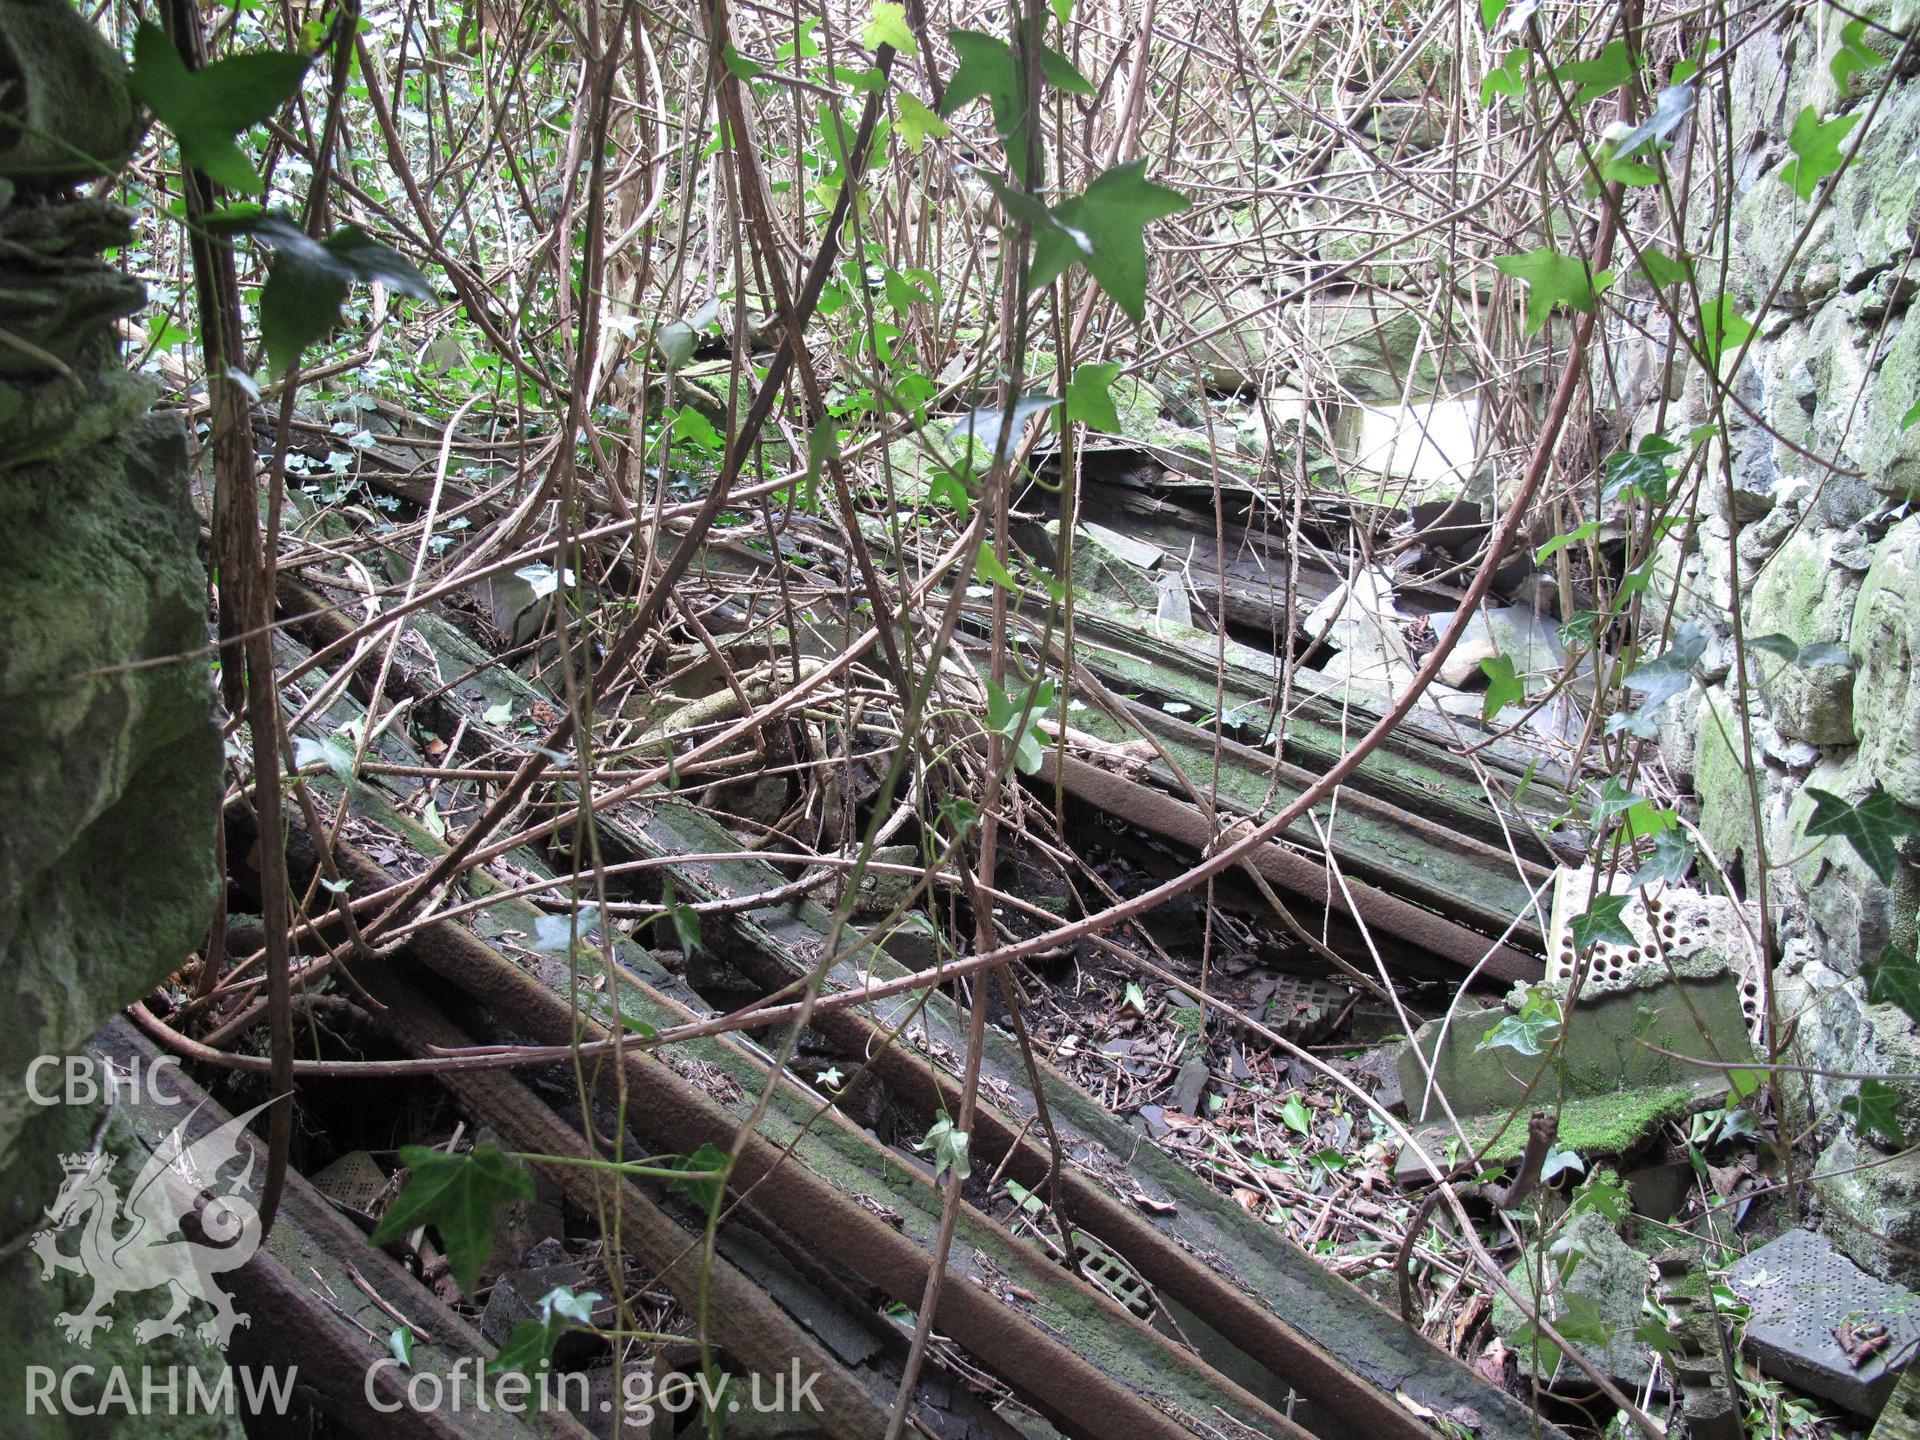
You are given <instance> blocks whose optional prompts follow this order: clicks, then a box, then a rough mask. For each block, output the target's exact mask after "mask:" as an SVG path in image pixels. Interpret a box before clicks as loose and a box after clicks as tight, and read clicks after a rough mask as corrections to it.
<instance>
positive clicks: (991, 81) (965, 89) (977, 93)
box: [940, 30, 1021, 135]
mask: <svg viewBox="0 0 1920 1440" xmlns="http://www.w3.org/2000/svg"><path fill="white" fill-rule="evenodd" d="M947 40H948V42H949V43H950V44H951V45H952V46H953V48H954V50H955V51H956V52H958V54H959V56H960V64H959V67H958V68H957V69H956V70H955V71H954V72H953V78H952V79H951V80H949V81H948V82H947V89H946V93H945V94H944V95H942V96H941V97H940V113H941V114H942V115H952V114H953V113H954V112H955V111H957V110H959V109H960V108H961V107H962V106H965V105H968V104H971V103H972V102H973V101H975V100H981V99H984V100H986V101H987V103H988V104H990V105H991V106H992V107H993V119H994V126H995V128H996V129H997V130H998V131H999V132H1000V134H1002V135H1005V134H1006V133H1007V132H1008V131H1009V130H1010V129H1011V128H1012V127H1013V125H1014V124H1015V123H1016V122H1017V121H1018V119H1019V114H1018V109H1019V106H1018V101H1019V96H1020V88H1021V87H1020V71H1019V68H1018V67H1017V66H1016V65H1015V64H1014V63H1013V50H1012V48H1011V47H1010V46H1008V44H1007V42H1006V41H1004V40H1002V39H1001V38H1000V37H999V36H998V35H989V34H987V33H986V32H985V31H981V30H949V31H948V32H947Z"/></svg>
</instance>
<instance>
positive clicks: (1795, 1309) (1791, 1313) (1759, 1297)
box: [1728, 1230, 1920, 1420]
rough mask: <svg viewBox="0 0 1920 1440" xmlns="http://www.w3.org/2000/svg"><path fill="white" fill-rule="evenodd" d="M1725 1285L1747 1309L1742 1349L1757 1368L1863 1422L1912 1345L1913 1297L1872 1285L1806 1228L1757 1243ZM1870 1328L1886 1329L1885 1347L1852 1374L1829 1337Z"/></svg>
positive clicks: (1918, 1336) (1919, 1323)
mask: <svg viewBox="0 0 1920 1440" xmlns="http://www.w3.org/2000/svg"><path fill="white" fill-rule="evenodd" d="M1728 1282H1729V1283H1730V1284H1731V1286H1732V1287H1733V1290H1734V1292H1735V1293H1736V1294H1737V1295H1739V1296H1740V1298H1741V1299H1743V1300H1745V1301H1746V1302H1747V1304H1748V1305H1750V1306H1751V1307H1752V1308H1753V1316H1752V1318H1751V1319H1750V1320H1749V1321H1748V1322H1747V1339H1746V1347H1745V1348H1746V1351H1747V1353H1748V1354H1749V1355H1750V1356H1751V1357H1752V1359H1753V1360H1754V1362H1755V1363H1756V1364H1758V1365H1759V1367H1760V1368H1761V1369H1762V1370H1764V1371H1765V1372H1766V1373H1767V1374H1769V1375H1772V1376H1774V1377H1775V1378H1777V1379H1780V1380H1783V1381H1785V1382H1786V1383H1787V1384H1789V1385H1792V1386H1794V1387H1795V1388H1796V1389H1799V1390H1804V1391H1805V1392H1806V1393H1807V1394H1809V1395H1815V1396H1818V1397H1820V1398H1821V1399H1824V1400H1830V1401H1832V1402H1833V1403H1834V1404H1836V1405H1839V1406H1842V1407H1844V1408H1845V1409H1848V1410H1851V1411H1852V1412H1854V1413H1855V1414H1856V1415H1861V1416H1864V1417H1866V1418H1867V1419H1869V1420H1870V1419H1872V1418H1873V1417H1874V1416H1875V1415H1877V1414H1878V1413H1879V1411H1880V1407H1881V1406H1882V1405H1884V1404H1885V1403H1886V1399H1887V1396H1888V1394H1889V1393H1890V1392H1891V1391H1892V1390H1893V1386H1894V1382H1895V1381H1896V1380H1898V1379H1899V1376H1900V1371H1901V1369H1903V1368H1904V1367H1905V1366H1906V1364H1907V1362H1908V1361H1909V1360H1911V1359H1912V1357H1913V1352H1914V1348H1915V1344H1916V1342H1920V1296H1916V1295H1914V1294H1913V1292H1911V1291H1909V1290H1903V1289H1901V1288H1900V1287H1899V1286H1897V1285H1889V1284H1886V1283H1885V1282H1883V1281H1880V1280H1876V1279H1874V1278H1873V1277H1872V1276H1871V1275H1869V1274H1867V1273H1866V1272H1865V1271H1864V1270H1862V1269H1860V1267H1859V1266H1857V1265H1855V1264H1854V1263H1853V1262H1852V1261H1851V1260H1849V1259H1847V1257H1846V1256H1844V1255H1842V1254H1841V1253H1840V1252H1839V1251H1838V1250H1836V1249H1834V1248H1833V1246H1832V1245H1831V1244H1830V1243H1828V1241H1827V1240H1826V1239H1825V1238H1823V1237H1822V1236H1819V1235H1816V1234H1814V1233H1813V1232H1812V1231H1809V1230H1789V1231H1788V1232H1787V1233H1786V1234H1784V1235H1782V1236H1781V1237H1780V1238H1779V1239H1777V1240H1772V1241H1769V1242H1768V1243H1767V1244H1765V1245H1762V1246H1761V1247H1760V1248H1759V1249H1758V1250H1755V1251H1754V1252H1753V1253H1752V1254H1750V1255H1748V1256H1747V1257H1746V1258H1744V1259H1743V1260H1741V1261H1740V1262H1739V1263H1737V1264H1736V1265H1735V1266H1734V1267H1733V1269H1732V1270H1731V1271H1730V1272H1729V1274H1728ZM1875 1324H1880V1325H1885V1326H1886V1327H1887V1330H1888V1332H1889V1334H1888V1341H1887V1344H1886V1345H1885V1346H1883V1347H1882V1348H1881V1349H1880V1350H1879V1352H1878V1353H1877V1354H1876V1355H1874V1356H1873V1357H1872V1358H1871V1359H1869V1360H1867V1362H1866V1363H1865V1364H1863V1365H1861V1366H1859V1367H1858V1368H1856V1367H1855V1366H1854V1364H1853V1362H1852V1361H1851V1360H1849V1359H1848V1358H1847V1353H1846V1351H1845V1350H1843V1349H1842V1348H1841V1345H1840V1341H1839V1339H1838V1338H1836V1336H1835V1333H1834V1332H1835V1331H1836V1330H1838V1329H1839V1328H1840V1327H1841V1326H1843V1325H1846V1326H1850V1327H1852V1329H1853V1330H1854V1331H1856V1332H1858V1331H1861V1330H1863V1329H1865V1328H1866V1327H1868V1326H1871V1325H1875ZM1889 1361H1891V1362H1892V1363H1891V1364H1889V1363H1888V1362H1889Z"/></svg>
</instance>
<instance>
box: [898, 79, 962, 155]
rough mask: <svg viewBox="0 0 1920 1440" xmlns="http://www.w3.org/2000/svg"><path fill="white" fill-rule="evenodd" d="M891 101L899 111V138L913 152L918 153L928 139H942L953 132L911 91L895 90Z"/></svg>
mask: <svg viewBox="0 0 1920 1440" xmlns="http://www.w3.org/2000/svg"><path fill="white" fill-rule="evenodd" d="M893 103H894V107H895V108H896V109H897V110H898V111H899V112H900V138H901V139H903V140H905V141H906V142H907V148H908V149H909V150H911V151H912V152H913V153H914V154H916V155H918V154H919V153H920V148H921V147H922V146H923V145H925V144H926V143H927V141H928V140H929V139H934V140H944V139H945V138H946V137H947V136H949V135H951V134H953V127H952V126H951V125H949V124H947V122H946V121H944V120H942V119H941V118H940V117H939V116H938V115H936V114H935V113H934V112H933V111H932V110H930V109H928V108H927V106H926V105H925V104H924V103H923V102H922V101H921V99H920V97H919V96H918V95H915V94H914V93H913V92H912V91H910V90H899V91H896V92H895V93H894V97H893Z"/></svg>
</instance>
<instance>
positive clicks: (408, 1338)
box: [387, 1325, 413, 1370]
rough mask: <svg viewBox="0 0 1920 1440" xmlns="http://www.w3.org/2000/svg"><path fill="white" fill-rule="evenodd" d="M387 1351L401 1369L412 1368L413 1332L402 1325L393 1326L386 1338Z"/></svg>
mask: <svg viewBox="0 0 1920 1440" xmlns="http://www.w3.org/2000/svg"><path fill="white" fill-rule="evenodd" d="M387 1349H388V1350H390V1351H391V1352H392V1353H393V1358H394V1359H396V1360H398V1361H399V1362H400V1365H401V1368H402V1369H406V1370H411V1369H412V1368H413V1331H411V1330H409V1329H408V1328H407V1327H406V1326H404V1325H398V1326H395V1327H394V1329H393V1330H392V1332H391V1333H390V1334H388V1336H387Z"/></svg>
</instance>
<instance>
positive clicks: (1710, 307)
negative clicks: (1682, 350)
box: [1700, 295, 1753, 370]
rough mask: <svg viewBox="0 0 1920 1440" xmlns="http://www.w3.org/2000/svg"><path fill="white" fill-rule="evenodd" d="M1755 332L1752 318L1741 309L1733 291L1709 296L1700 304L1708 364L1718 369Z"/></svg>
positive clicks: (1701, 332)
mask: <svg viewBox="0 0 1920 1440" xmlns="http://www.w3.org/2000/svg"><path fill="white" fill-rule="evenodd" d="M1751 334H1753V322H1752V321H1751V320H1749V319H1747V317H1746V316H1744V315H1742V314H1741V313H1740V310H1739V307H1737V306H1736V305H1735V304H1734V303H1733V297H1732V296H1731V295H1722V296H1721V297H1720V298H1719V299H1718V300H1709V301H1707V303H1706V304H1704V305H1702V306H1701V307H1700V340H1701V344H1702V345H1703V346H1704V348H1705V350H1706V352H1707V364H1709V365H1711V366H1712V367H1713V368H1714V369H1715V370H1718V369H1719V368H1720V362H1721V361H1722V360H1723V359H1725V358H1726V357H1727V356H1728V355H1729V354H1732V353H1734V352H1735V351H1737V350H1739V348H1740V347H1741V346H1742V345H1744V344H1745V343H1746V340H1747V337H1748V336H1749V335H1751Z"/></svg>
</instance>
